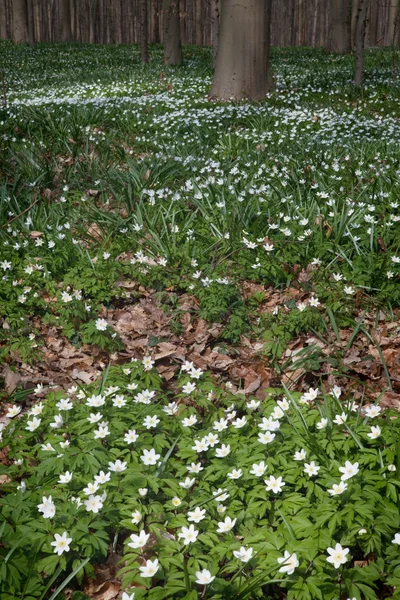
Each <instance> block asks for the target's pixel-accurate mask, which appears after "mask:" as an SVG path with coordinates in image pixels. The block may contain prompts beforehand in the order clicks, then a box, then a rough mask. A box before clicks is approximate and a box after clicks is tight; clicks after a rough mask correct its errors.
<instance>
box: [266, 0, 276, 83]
mask: <svg viewBox="0 0 400 600" xmlns="http://www.w3.org/2000/svg"><path fill="white" fill-rule="evenodd" d="M271 21H272V0H265V36H266V37H265V45H266V49H265V52H266V67H265V68H266V70H267V90H268V91H272V90H274V89H275V81H274V78H273V77H272V70H271V62H270V54H271Z"/></svg>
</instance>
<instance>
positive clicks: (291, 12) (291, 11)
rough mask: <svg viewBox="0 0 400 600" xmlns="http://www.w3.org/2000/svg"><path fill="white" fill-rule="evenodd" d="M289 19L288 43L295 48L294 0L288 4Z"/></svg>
mask: <svg viewBox="0 0 400 600" xmlns="http://www.w3.org/2000/svg"><path fill="white" fill-rule="evenodd" d="M289 19H290V42H289V44H290V45H291V46H295V44H296V27H295V20H296V0H290V3H289Z"/></svg>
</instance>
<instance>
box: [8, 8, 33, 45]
mask: <svg viewBox="0 0 400 600" xmlns="http://www.w3.org/2000/svg"><path fill="white" fill-rule="evenodd" d="M12 9H13V40H14V42H16V43H17V44H25V43H26V42H29V28H28V7H27V0H13V3H12Z"/></svg>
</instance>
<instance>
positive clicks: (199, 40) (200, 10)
mask: <svg viewBox="0 0 400 600" xmlns="http://www.w3.org/2000/svg"><path fill="white" fill-rule="evenodd" d="M203 30H204V7H203V0H196V44H197V46H202V45H203Z"/></svg>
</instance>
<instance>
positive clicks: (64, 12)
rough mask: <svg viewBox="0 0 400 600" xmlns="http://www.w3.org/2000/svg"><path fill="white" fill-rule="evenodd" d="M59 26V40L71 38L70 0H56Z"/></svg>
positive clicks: (66, 40) (69, 39) (63, 40)
mask: <svg viewBox="0 0 400 600" xmlns="http://www.w3.org/2000/svg"><path fill="white" fill-rule="evenodd" d="M58 9H59V10H58V14H59V26H58V35H59V41H60V42H70V41H71V40H72V27H71V4H70V0H58Z"/></svg>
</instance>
